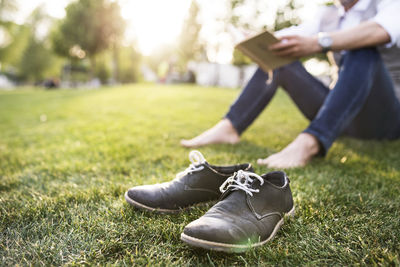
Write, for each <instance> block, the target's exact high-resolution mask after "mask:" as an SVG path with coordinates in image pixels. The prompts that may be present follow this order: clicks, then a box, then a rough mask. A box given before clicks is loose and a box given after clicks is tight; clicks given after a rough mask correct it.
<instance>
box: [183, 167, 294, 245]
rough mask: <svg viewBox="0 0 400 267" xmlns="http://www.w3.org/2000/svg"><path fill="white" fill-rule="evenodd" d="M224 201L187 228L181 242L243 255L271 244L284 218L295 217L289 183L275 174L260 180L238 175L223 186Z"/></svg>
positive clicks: (255, 177)
mask: <svg viewBox="0 0 400 267" xmlns="http://www.w3.org/2000/svg"><path fill="white" fill-rule="evenodd" d="M221 191H222V192H224V193H223V195H222V196H221V200H220V201H219V202H218V203H217V204H215V205H214V206H213V207H212V208H211V209H210V210H209V211H208V212H207V213H206V214H204V215H203V216H202V217H200V218H199V219H197V220H195V221H193V222H191V223H190V224H188V225H187V226H186V227H185V229H184V230H183V233H182V234H181V240H182V241H184V242H186V243H187V244H189V245H192V246H196V247H201V248H205V249H211V250H219V251H225V252H244V251H246V250H247V249H249V248H252V247H257V246H260V245H263V244H265V243H266V242H268V241H269V240H271V239H272V238H273V237H274V236H275V234H276V233H277V231H278V230H279V227H280V226H281V225H282V224H283V221H284V216H285V215H294V206H293V198H292V193H291V191H290V187H289V179H288V177H287V176H286V174H285V173H284V172H280V171H276V172H270V173H267V174H264V175H262V176H258V175H257V174H255V173H251V172H245V171H239V172H237V173H235V175H234V176H232V177H230V178H228V179H227V181H226V182H225V183H224V184H222V186H221Z"/></svg>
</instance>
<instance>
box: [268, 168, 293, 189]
mask: <svg viewBox="0 0 400 267" xmlns="http://www.w3.org/2000/svg"><path fill="white" fill-rule="evenodd" d="M261 177H262V178H263V179H264V181H267V182H269V183H271V184H273V185H275V186H278V187H283V186H284V185H285V184H286V183H287V182H288V181H287V179H288V178H287V176H286V173H284V172H282V171H274V172H269V173H266V174H263V175H262V176H261Z"/></svg>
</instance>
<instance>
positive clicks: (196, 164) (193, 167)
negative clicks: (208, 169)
mask: <svg viewBox="0 0 400 267" xmlns="http://www.w3.org/2000/svg"><path fill="white" fill-rule="evenodd" d="M189 160H190V162H192V164H190V165H189V167H187V168H186V170H184V171H182V172H179V173H177V174H176V177H175V179H179V178H181V177H183V176H185V175H187V174H191V173H193V172H197V171H201V170H202V169H204V166H200V165H201V164H203V163H204V162H206V159H205V158H204V156H203V154H201V153H200V151H197V150H193V151H191V152H190V153H189Z"/></svg>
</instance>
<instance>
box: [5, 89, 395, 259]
mask: <svg viewBox="0 0 400 267" xmlns="http://www.w3.org/2000/svg"><path fill="white" fill-rule="evenodd" d="M238 93H239V91H238V90H232V89H218V88H202V87H198V86H192V85H176V86H162V85H154V84H137V85H129V86H119V87H113V88H102V89H100V90H57V91H43V90H37V89H36V90H34V89H18V90H15V91H12V92H0V191H1V192H0V231H1V235H0V265H16V264H19V265H28V264H33V265H62V264H65V265H74V264H90V265H92V264H116V265H132V264H134V265H137V266H143V265H149V266H153V265H163V266H164V265H179V266H181V265H210V266H219V265H229V266H231V265H240V266H244V265H249V266H252V265H291V266H298V265H358V264H361V265H364V264H366V265H374V264H377V265H399V264H400V258H399V254H400V242H399V240H400V216H399V215H400V212H399V211H400V161H399V158H400V141H392V142H389V141H383V142H376V141H359V140H354V139H350V138H341V139H340V140H338V141H337V142H336V143H335V144H334V146H333V147H332V149H331V150H330V152H329V153H328V155H327V156H326V158H324V159H322V158H318V159H315V160H313V161H312V162H311V164H309V165H308V166H307V167H305V168H297V169H290V170H287V173H288V175H289V177H290V178H291V187H292V191H293V196H294V200H295V205H296V217H295V219H294V220H291V221H287V222H286V223H285V224H284V226H283V227H282V228H281V230H280V231H279V233H278V235H277V236H276V237H275V239H274V240H272V241H271V242H269V243H267V244H266V245H265V246H262V247H260V248H257V249H252V250H250V251H249V252H247V253H243V254H224V253H219V252H210V251H205V250H200V249H194V248H191V247H188V246H186V245H185V244H183V243H182V242H181V241H180V239H179V237H180V233H181V232H182V230H183V228H184V227H185V225H186V224H188V223H189V222H191V221H193V220H195V219H196V218H198V217H199V216H201V215H202V214H203V213H204V212H205V211H206V210H207V209H208V208H209V207H211V204H207V205H202V206H196V207H194V208H192V209H191V210H189V211H184V212H182V213H180V214H177V215H159V214H153V213H149V212H143V211H139V210H136V209H134V208H133V207H131V206H129V205H128V204H127V203H126V202H125V200H124V197H123V195H124V192H125V191H126V190H127V189H128V188H129V187H131V186H134V185H140V184H149V183H156V182H163V181H168V180H170V179H172V178H173V177H175V174H176V173H177V172H179V171H182V170H184V169H185V168H186V167H187V166H188V164H189V161H188V159H187V154H188V152H189V151H190V150H189V149H185V148H182V147H180V146H179V145H178V144H179V140H180V139H181V138H185V137H192V136H194V135H195V134H198V133H200V132H201V131H202V130H204V129H206V128H208V127H210V126H212V125H213V124H214V123H215V122H217V121H218V120H219V119H220V118H221V116H222V115H223V114H224V112H225V111H226V109H227V108H228V107H229V104H230V103H231V102H232V101H233V100H234V99H235V98H236V96H237V95H238ZM306 125H307V121H306V120H305V119H304V117H303V116H302V115H301V114H300V113H299V112H298V111H297V109H296V108H295V106H294V104H293V103H292V102H291V101H290V99H289V98H288V97H287V96H286V95H285V94H284V93H283V92H279V93H278V94H277V96H276V97H275V98H274V100H273V102H272V104H271V106H270V107H269V108H268V109H266V110H265V111H264V112H263V113H262V115H261V116H260V117H259V118H258V119H257V120H256V122H255V124H254V125H253V126H252V127H250V128H249V130H248V131H247V132H246V133H245V134H244V135H243V137H242V141H241V142H240V143H239V144H237V145H234V146H232V145H213V146H209V147H206V148H201V149H200V151H201V152H202V153H203V154H204V156H205V157H206V159H207V160H208V161H209V162H210V163H212V164H218V165H222V164H233V163H239V162H252V163H255V161H256V159H257V158H259V157H264V156H267V155H269V154H271V153H274V152H276V151H279V150H280V149H281V148H283V147H284V146H285V145H286V144H288V143H289V142H290V141H291V140H292V139H293V138H294V137H295V136H296V135H297V134H298V133H299V132H300V131H301V130H302V129H304V127H306ZM255 169H256V171H257V172H258V173H260V174H261V173H264V172H268V171H270V170H269V169H267V168H265V167H260V166H257V165H256V166H255Z"/></svg>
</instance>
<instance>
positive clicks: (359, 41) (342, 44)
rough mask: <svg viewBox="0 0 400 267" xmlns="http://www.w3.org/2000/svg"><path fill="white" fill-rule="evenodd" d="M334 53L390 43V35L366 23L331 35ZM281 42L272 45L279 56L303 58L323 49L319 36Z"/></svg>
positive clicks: (286, 38) (372, 24) (290, 37)
mask: <svg viewBox="0 0 400 267" xmlns="http://www.w3.org/2000/svg"><path fill="white" fill-rule="evenodd" d="M329 35H330V37H331V38H332V41H333V43H332V46H331V49H332V50H333V51H340V50H351V49H357V48H362V47H368V46H377V45H382V44H385V43H388V42H390V35H389V33H388V32H387V31H386V30H385V29H384V28H383V27H382V26H381V25H379V24H378V23H377V22H375V21H365V22H362V23H360V24H359V25H357V26H355V27H352V28H350V29H346V30H339V31H335V32H330V33H329ZM279 39H280V40H281V42H279V43H276V44H274V45H271V46H270V47H269V49H270V50H272V51H274V53H275V54H276V55H279V56H290V57H303V56H308V55H312V54H315V53H319V52H321V51H322V47H321V46H320V45H319V44H318V37H317V36H310V37H306V36H299V35H291V36H281V37H280V38H279Z"/></svg>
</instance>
